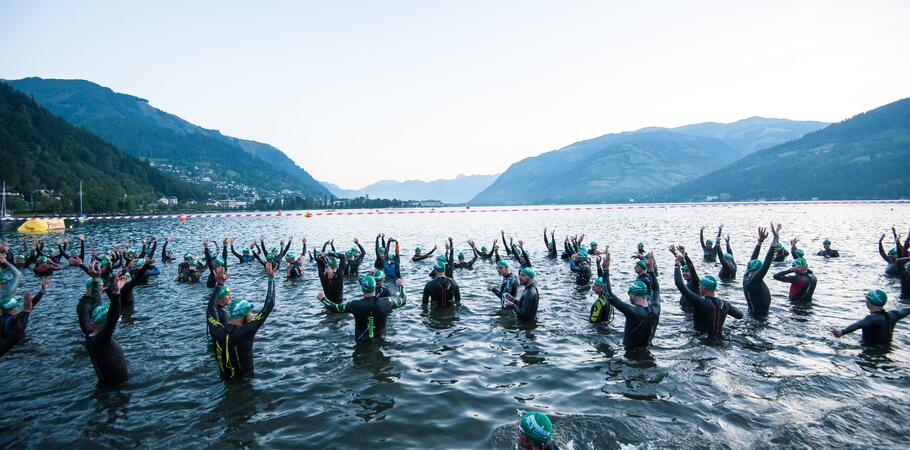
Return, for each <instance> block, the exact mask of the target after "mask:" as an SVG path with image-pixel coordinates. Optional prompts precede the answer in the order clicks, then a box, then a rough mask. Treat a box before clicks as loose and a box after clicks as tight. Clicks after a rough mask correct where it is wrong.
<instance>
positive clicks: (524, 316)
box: [503, 267, 540, 322]
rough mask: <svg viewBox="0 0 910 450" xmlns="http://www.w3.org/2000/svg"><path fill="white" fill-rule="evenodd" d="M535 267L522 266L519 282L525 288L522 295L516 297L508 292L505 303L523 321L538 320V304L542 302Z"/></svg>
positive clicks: (519, 272)
mask: <svg viewBox="0 0 910 450" xmlns="http://www.w3.org/2000/svg"><path fill="white" fill-rule="evenodd" d="M534 276H535V274H534V269H531V268H530V267H522V268H521V270H519V271H518V282H519V283H521V286H522V287H523V288H524V292H522V293H521V297H520V298H518V299H516V298H515V296H513V295H510V294H506V295H505V300H504V301H503V304H504V305H505V307H506V308H511V309H512V311H515V316H516V317H518V320H521V321H522V322H534V321H536V320H537V306H538V303H539V302H540V293H539V292H538V290H537V284H536V283H534Z"/></svg>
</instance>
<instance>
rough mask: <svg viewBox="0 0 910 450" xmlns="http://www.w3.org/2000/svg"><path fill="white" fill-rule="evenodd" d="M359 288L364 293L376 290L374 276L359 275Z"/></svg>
mask: <svg viewBox="0 0 910 450" xmlns="http://www.w3.org/2000/svg"><path fill="white" fill-rule="evenodd" d="M360 290H362V291H363V293H364V294H369V293H372V292H376V278H374V277H373V276H372V275H364V276H362V277H360Z"/></svg>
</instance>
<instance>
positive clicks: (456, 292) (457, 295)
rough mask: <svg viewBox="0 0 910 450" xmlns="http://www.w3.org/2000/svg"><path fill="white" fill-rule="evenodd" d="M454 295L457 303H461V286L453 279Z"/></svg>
mask: <svg viewBox="0 0 910 450" xmlns="http://www.w3.org/2000/svg"><path fill="white" fill-rule="evenodd" d="M452 295H454V297H455V303H461V288H459V287H458V283H456V282H454V281H452Z"/></svg>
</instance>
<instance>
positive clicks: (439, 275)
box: [420, 261, 461, 308]
mask: <svg viewBox="0 0 910 450" xmlns="http://www.w3.org/2000/svg"><path fill="white" fill-rule="evenodd" d="M420 303H421V304H422V305H423V306H427V304H428V303H429V304H430V306H432V307H433V308H445V307H449V306H457V305H458V304H460V303H461V291H460V290H459V288H458V283H457V282H455V280H453V279H451V278H449V277H447V276H446V264H445V263H444V262H442V261H436V265H435V266H433V279H432V280H430V281H428V282H427V284H426V285H424V287H423V297H422V298H421V300H420Z"/></svg>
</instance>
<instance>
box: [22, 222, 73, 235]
mask: <svg viewBox="0 0 910 450" xmlns="http://www.w3.org/2000/svg"><path fill="white" fill-rule="evenodd" d="M65 229H66V222H64V221H63V219H31V220H26V221H25V223H23V224H22V225H20V226H19V228H18V231H19V232H20V233H47V232H48V231H62V230H65Z"/></svg>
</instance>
